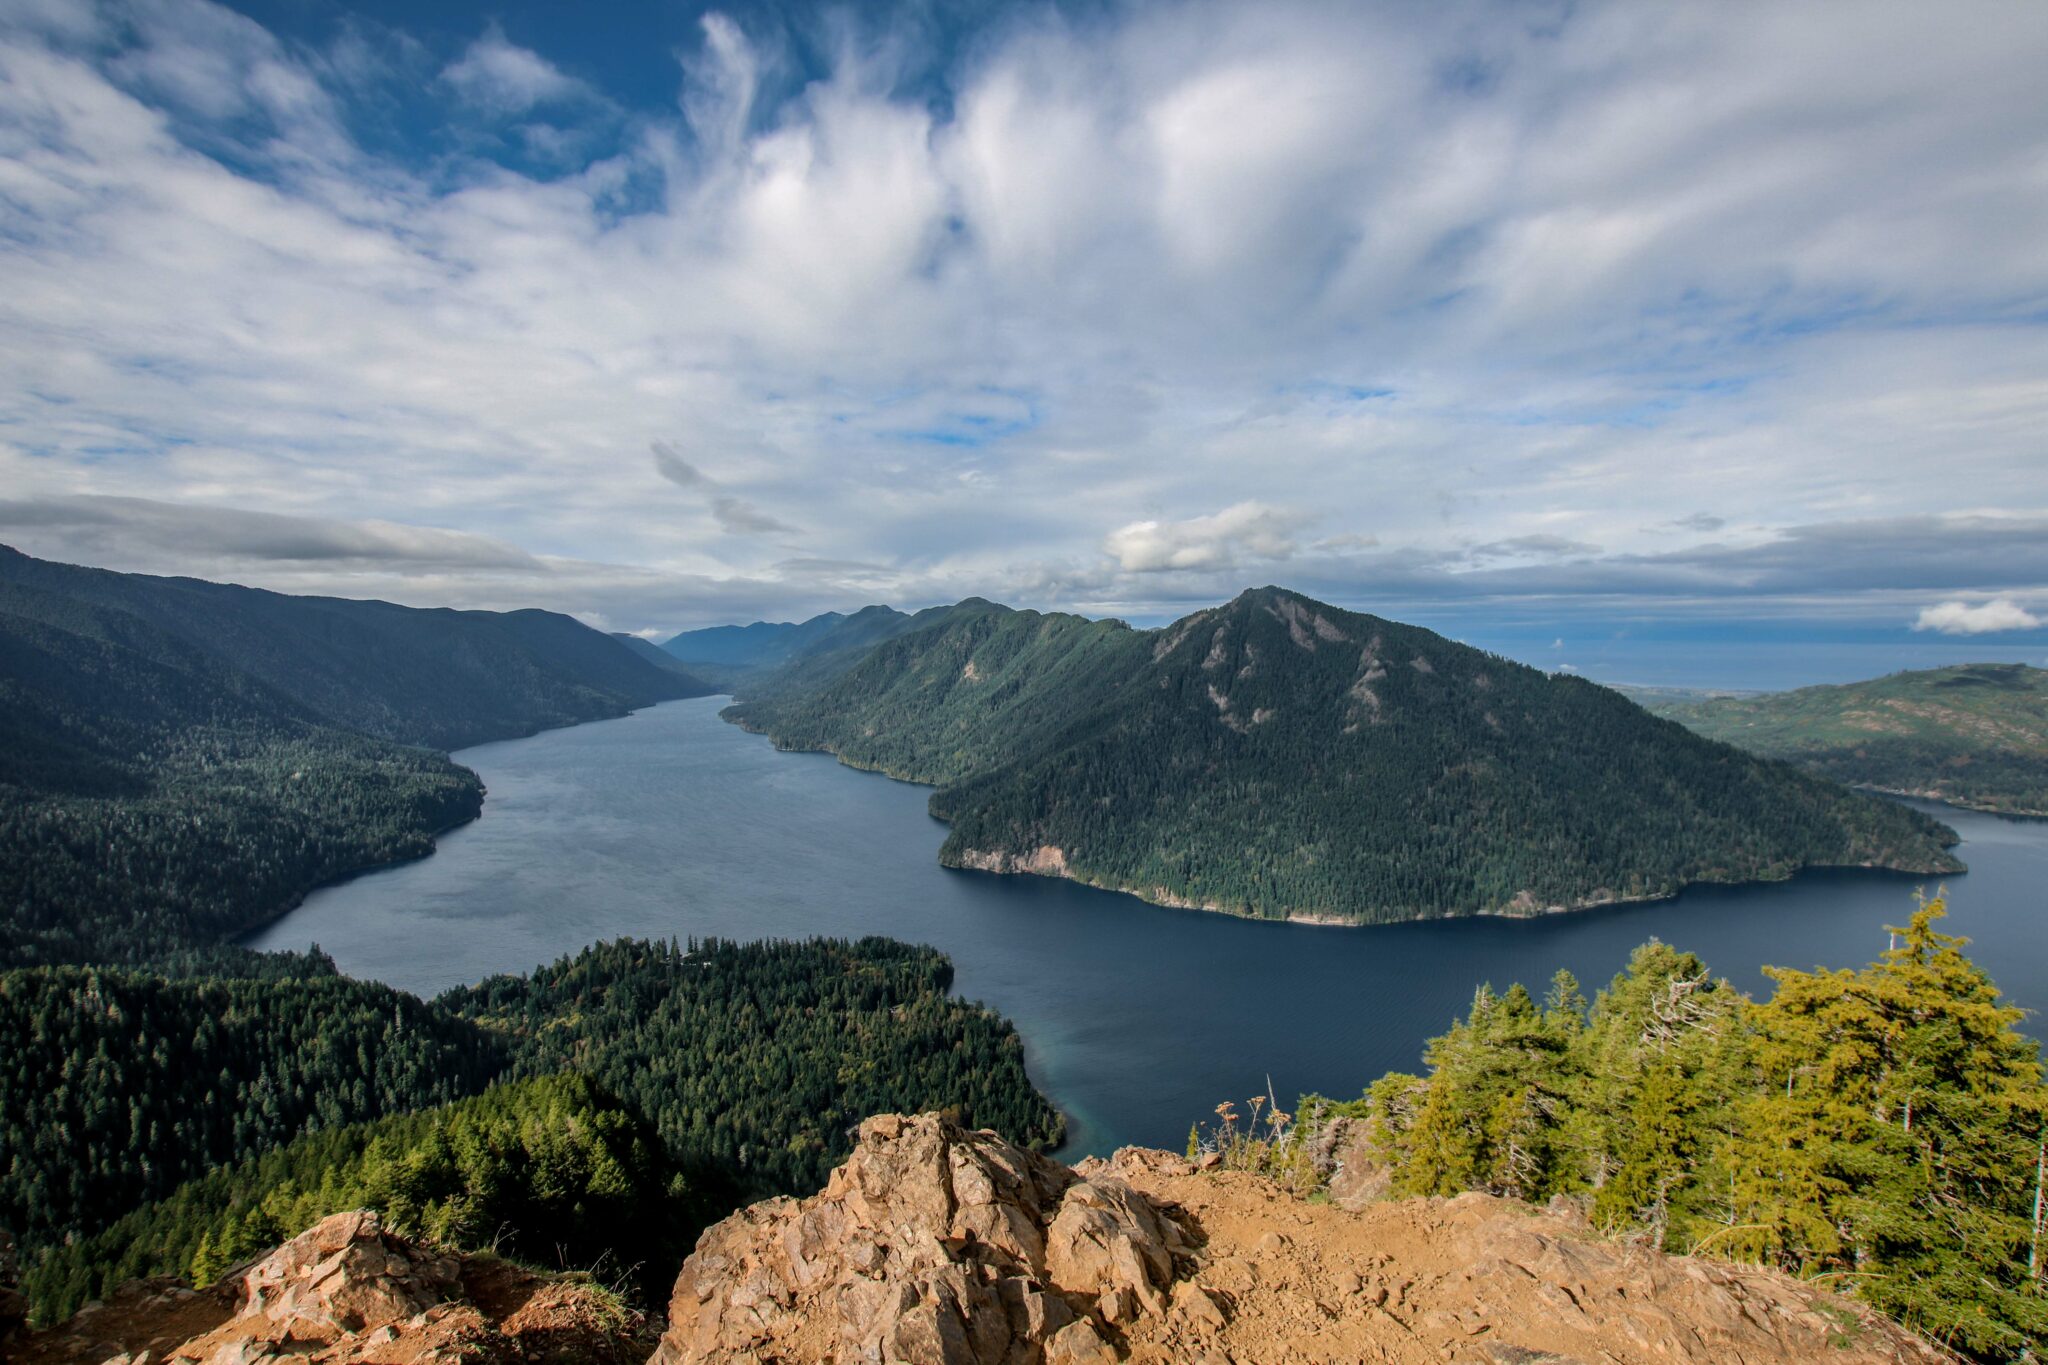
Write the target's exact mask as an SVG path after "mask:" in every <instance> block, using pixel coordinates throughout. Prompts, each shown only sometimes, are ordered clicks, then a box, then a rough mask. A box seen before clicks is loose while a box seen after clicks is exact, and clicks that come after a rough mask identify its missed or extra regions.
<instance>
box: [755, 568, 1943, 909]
mask: <svg viewBox="0 0 2048 1365" xmlns="http://www.w3.org/2000/svg"><path fill="white" fill-rule="evenodd" d="M923 620H924V625H923V626H922V627H921V628H916V629H910V630H907V631H904V632H902V633H900V634H898V635H896V636H894V637H893V638H890V639H888V640H885V641H884V642H882V643H881V644H879V645H877V646H875V647H873V648H872V649H870V650H868V651H867V652H865V653H864V654H863V655H862V656H861V657H860V658H859V659H857V660H856V661H853V662H852V663H851V664H850V665H848V666H847V667H845V668H843V669H841V670H839V671H836V672H834V673H832V674H831V675H829V676H826V677H824V678H822V679H814V680H805V679H802V678H801V677H792V676H791V675H790V674H789V673H788V672H787V671H786V672H785V674H784V675H782V676H781V677H780V678H778V677H776V676H774V675H771V676H770V678H769V679H768V680H767V681H766V682H765V683H763V684H762V685H760V686H758V687H752V688H749V689H745V690H743V691H742V694H741V698H740V701H739V703H738V704H737V705H735V706H733V707H731V708H729V709H728V710H727V712H726V714H727V716H728V717H729V718H731V719H733V720H735V721H737V722H738V723H740V724H742V725H744V726H747V727H748V728H750V729H756V730H760V731H762V732H764V733H766V734H768V735H769V736H770V737H772V738H773V739H774V741H775V742H776V743H777V744H778V745H780V746H782V747H784V748H791V749H824V750H828V751H831V752H833V753H836V754H838V755H839V757H840V758H841V759H842V760H843V761H845V762H847V763H849V764H852V765H854V766H857V767H864V768H874V769H878V770H880V771H883V772H887V773H890V774H891V775H894V776H897V777H902V778H908V779H911V780H915V781H921V782H929V783H932V784H934V785H936V786H938V787H939V790H938V791H937V792H936V793H935V794H934V795H933V797H932V803H931V804H932V812H933V814H935V815H938V816H940V817H941V818H944V819H946V820H948V821H950V822H951V823H952V825H953V829H952V832H951V834H950V835H949V837H948V838H947V840H946V843H945V845H944V847H943V848H942V850H941V853H940V857H941V860H942V861H944V862H946V863H947V864H949V865H952V866H957V867H966V868H980V869H985V870H990V871H1001V872H1038V873H1044V874H1049V875H1057V876H1065V877H1071V878H1075V879H1077V880H1080V881H1085V882H1089V883H1092V884H1095V885H1099V886H1105V887H1112V888H1116V889H1120V890H1125V891H1131V892H1134V893H1136V894H1138V895H1140V896H1144V897H1146V898H1147V899H1151V900H1155V901H1159V902H1162V903H1166V904H1174V905H1189V906H1194V907H1198V908H1205V909H1214V910H1225V911H1230V912H1233V913H1238V914H1249V915H1258V916H1266V917H1292V918H1304V919H1328V920H1336V921H1343V922H1368V921H1384V920H1397V919H1411V918H1419V917H1428V916H1435V915H1447V914H1475V913H1490V914H1533V913H1539V912H1542V911H1546V910H1554V909H1569V908H1576V907H1581V906H1589V905H1598V904H1604V903H1608V902H1613V901H1624V900H1638V899H1648V898H1655V897H1660V896H1665V895H1669V894H1671V893H1673V892H1675V891H1677V890H1679V889H1680V888H1681V887H1683V886H1685V885H1687V884H1689V883H1693V882H1712V881H1721V882H1730V881H1752V880H1762V879H1775V878H1781V877H1785V876H1789V875H1791V874H1792V873H1793V872H1795V871H1797V870H1798V869H1800V868H1802V867H1815V866H1872V867H1888V868H1896V869H1900V870H1905V871H1912V872H1917V873H1940V872H1947V871H1954V870H1956V869H1958V868H1959V867H1960V866H1961V864H1959V863H1958V862H1957V861H1956V860H1955V859H1954V858H1953V857H1951V856H1950V855H1949V854H1948V853H1947V852H1945V851H1944V850H1945V848H1946V846H1947V845H1949V844H1952V843H1953V842H1954V841H1955V836H1954V835H1953V833H1952V832H1951V831H1949V830H1947V829H1946V828H1945V827H1943V826H1941V825H1939V824H1937V823H1936V822H1934V821H1932V820H1928V819H1926V818H1925V817H1923V816H1920V815H1918V814H1917V813H1915V812H1913V811H1910V810H1908V809H1905V808H1904V807H1901V806H1898V805H1896V804H1894V803H1891V802H1880V801H1877V800H1873V799H1872V798H1869V797H1865V796H1860V795H1857V794H1855V793H1852V792H1849V791H1847V790H1845V789H1843V788H1841V787H1839V786H1836V785H1834V784H1832V783H1828V782H1825V781H1821V780H1817V779H1815V778H1812V777H1809V776H1807V775H1805V774H1802V773H1799V772H1796V771H1794V770H1793V769H1791V768H1788V767H1785V766H1783V765H1780V764H1775V763H1770V762H1766V761H1762V760H1759V759H1757V758H1754V757H1752V756H1750V755H1747V754H1744V753H1742V752H1740V751H1739V750H1736V749H1733V748H1730V747H1728V746H1726V745H1721V744H1715V743H1711V742H1708V741H1703V740H1701V739H1700V738H1699V737H1697V736H1695V735H1692V734H1690V733H1689V732H1687V731H1686V730H1684V729H1683V728H1681V727H1678V726H1674V725H1670V724H1667V723H1664V722H1661V721H1659V720H1657V719H1656V718H1654V717H1652V716H1650V715H1648V714H1647V713H1645V712H1644V711H1642V710H1641V709H1640V708H1638V707H1636V706H1635V705H1633V704H1632V703H1630V702H1629V701H1628V700H1627V699H1626V698H1624V697H1622V696H1621V695H1620V694H1618V693H1616V692H1613V691H1610V690H1608V689H1606V688H1603V687H1599V686H1596V685H1595V684H1592V683H1589V682H1586V681H1584V680H1582V679H1577V678H1571V677H1564V676H1558V677H1552V676H1548V675H1545V674H1543V673H1541V672H1539V671H1537V670H1535V669H1532V668H1528V667H1525V666H1523V665H1520V664H1516V663H1513V662H1511V661H1509V660H1506V659H1502V658H1499V657H1496V656H1493V655H1489V654H1486V653H1483V652H1481V651H1479V650H1476V649H1471V648H1469V647H1467V646H1464V645H1459V644H1456V643H1454V642H1452V641H1450V640H1446V639H1444V638H1443V637H1442V636H1439V635H1436V634H1434V633H1432V632H1430V631H1427V630H1423V629H1420V628H1418V627H1415V626H1408V625H1402V624H1400V623H1399V622H1394V621H1388V620H1384V619H1381V618H1379V617H1374V616H1368V615H1363V614H1359V613H1354V612H1347V611H1341V610H1339V609H1337V608H1334V607H1330V606H1327V605H1324V604H1322V603H1319V602H1315V601H1312V600H1310V599H1308V598H1305V597H1302V596H1301V595H1300V594H1297V593H1293V592H1289V591H1286V590H1284V589H1280V588H1270V587H1269V588H1260V589H1255V590H1252V591H1248V592H1246V593H1244V594H1242V595H1240V596H1239V597H1238V598H1236V599H1235V600H1233V601H1232V602H1230V603H1228V604H1227V605H1225V606H1221V607H1215V608H1211V609H1209V610H1206V611H1200V612H1196V613H1194V614H1193V615H1191V616H1188V617H1186V618H1184V619H1182V620H1180V621H1177V622H1175V623H1174V624H1172V625H1170V626H1167V627H1164V628H1162V629H1160V630H1153V631H1140V630H1133V629H1131V628H1130V627H1128V626H1126V625H1124V624H1123V623H1122V622H1118V621H1093V620H1088V619H1085V618H1083V617H1079V616H1071V615H1064V614H1059V613H1054V614H1047V615H1041V614H1040V613H1037V612H1032V611H1013V610H1011V609H1009V608H1007V607H1002V606H997V605H994V604H992V603H986V602H982V601H980V600H978V599H970V600H969V601H967V602H962V603H960V604H958V605H957V606H954V607H951V608H945V609H941V610H939V611H937V612H933V613H926V614H924V616H923Z"/></svg>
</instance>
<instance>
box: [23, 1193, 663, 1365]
mask: <svg viewBox="0 0 2048 1365" xmlns="http://www.w3.org/2000/svg"><path fill="white" fill-rule="evenodd" d="M643 1331H644V1325H643V1323H642V1321H641V1319H640V1318H639V1317H638V1315H636V1314H632V1313H628V1312H625V1311H623V1310H621V1309H620V1308H619V1307H618V1305H617V1304H616V1302H615V1301H614V1300H613V1299H612V1298H611V1297H610V1296H609V1295H605V1294H602V1293H600V1292H598V1291H596V1290H594V1289H593V1288H592V1287H591V1286H589V1285H588V1284H586V1283H583V1282H580V1281H578V1280H575V1279H570V1278H563V1277H552V1276H545V1275H537V1274H534V1273H532V1272H530V1271H527V1270H523V1269H521V1268H519V1267H516V1266H512V1265H509V1264H507V1263H505V1262H502V1261H497V1260H493V1259H490V1258H480V1257H462V1256H456V1255H452V1254H448V1253H444V1252H440V1251H436V1250H434V1249H431V1248H428V1247H423V1246H421V1245H419V1244H418V1243H416V1242H413V1241H410V1240H408V1239H406V1238H403V1237H398V1236H395V1235H393V1234H392V1233H390V1232H389V1231H387V1230H386V1229H385V1228H384V1226H383V1224H382V1221H381V1220H380V1219H379V1218H378V1216H377V1215H376V1214H375V1213H369V1212H355V1213H340V1214H335V1215H334V1216H333V1217H331V1218H327V1219H325V1220H323V1221H322V1222H320V1223H318V1224H316V1225H315V1226H314V1227H312V1228H310V1229H308V1230H307V1231H306V1232H304V1233H302V1234H300V1235H299V1236H297V1237H295V1238H293V1239H292V1240H291V1241H289V1242H286V1243H285V1244H284V1245H283V1246H281V1247H278V1248H277V1249H276V1250H275V1251H273V1252H271V1253H270V1254H269V1255H268V1256H265V1257H263V1258H262V1259H260V1260H258V1261H255V1262H252V1263H250V1264H249V1265H248V1266H246V1267H244V1268H242V1269H240V1270H237V1271H235V1272H231V1273H230V1274H229V1275H228V1276H225V1277H223V1278H222V1280H221V1282H220V1283H219V1284H217V1285H215V1286H213V1287H212V1288H210V1289H206V1290H194V1289H192V1288H190V1287H189V1286H187V1285H185V1284H184V1283H183V1282H182V1281H178V1280H172V1279H156V1280H145V1281H138V1282H135V1283H132V1284H129V1285H124V1286H122V1288H121V1289H120V1290H118V1291H116V1293H115V1294H114V1295H112V1296H111V1297H110V1298H109V1299H108V1300H107V1301H106V1302H105V1303H102V1304H94V1305H90V1306H88V1307H87V1309H86V1310H85V1311H83V1312H81V1313H79V1314H78V1315H77V1316H76V1317H74V1318H72V1319H71V1320H70V1321H69V1322H66V1323H63V1324H61V1325H59V1326H57V1327H54V1328H51V1329H50V1330H49V1331H46V1332H40V1333H36V1334H33V1335H31V1336H30V1337H29V1338H28V1339H27V1340H26V1341H25V1342H22V1343H20V1345H19V1350H18V1354H17V1356H16V1357H13V1358H15V1359H18V1360H19V1361H20V1362H21V1365H56V1363H57V1362H76V1363H77V1365H100V1362H118V1363H119V1365H156V1363H157V1362H162V1365H401V1363H402V1365H458V1362H466V1363H467V1365H476V1363H477V1362H489V1361H497V1360H506V1361H511V1360H521V1361H547V1360H553V1361H562V1362H571V1361H574V1362H586V1363H587V1362H605V1361H617V1362H620V1365H624V1363H625V1362H628V1361H638V1360H640V1359H642V1358H643V1357H644V1356H645V1354H646V1351H647V1346H648V1344H649V1343H648V1341H647V1339H646V1337H645V1336H644V1335H643Z"/></svg>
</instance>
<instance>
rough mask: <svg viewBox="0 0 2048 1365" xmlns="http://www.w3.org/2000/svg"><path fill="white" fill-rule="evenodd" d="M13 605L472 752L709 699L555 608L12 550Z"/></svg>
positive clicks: (382, 734)
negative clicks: (269, 582) (457, 606)
mask: <svg viewBox="0 0 2048 1365" xmlns="http://www.w3.org/2000/svg"><path fill="white" fill-rule="evenodd" d="M0 588H9V589H27V590H28V591H27V592H21V593H14V594H9V595H8V596H7V597H6V599H5V601H6V610H7V611H9V612H10V613H12V614H15V615H28V616H31V617H35V618H37V619H41V620H43V621H44V622H45V623H46V624H49V625H54V626H57V627H59V628H60V629H66V630H72V631H74V632H78V631H81V629H82V624H81V623H86V622H90V623H91V624H90V626H89V627H86V629H91V630H104V629H112V628H113V627H112V626H111V624H110V623H111V622H112V620H113V619H114V617H115V616H116V615H117V614H118V615H121V616H126V617H129V618H132V619H134V620H137V621H141V622H144V623H146V624H147V625H148V626H150V627H152V628H153V629H154V630H155V631H157V632H159V633H160V634H162V635H165V636H170V637H172V638H175V639H177V640H179V641H182V642H184V643H185V644H187V645H188V646H191V647H192V648H194V649H195V650H197V651H198V652H199V653H200V654H202V655H204V656H205V657H207V658H209V659H210V660H212V661H213V662H214V663H215V664H216V665H218V666H219V667H221V668H223V669H226V670H231V671H233V672H235V673H239V674H242V675H244V676H246V677H247V678H249V679H252V680H254V681H256V682H260V683H263V684H265V685H267V686H268V687H269V688H271V689H272V690H273V691H275V692H277V693H279V694H281V695H283V696H285V697H288V698H290V699H291V700H293V701H294V702H297V703H298V704H300V705H301V706H303V707H305V708H306V710H307V711H308V713H310V714H312V715H315V716H317V717H319V718H320V719H321V720H323V721H325V722H327V723H328V724H331V725H336V726H340V727H343V728H346V729H351V730H359V731H361V732H363V733H364V734H368V735H374V736H376V737H378V738H380V739H391V740H397V741H399V742H400V743H405V744H420V745H427V746H430V747H433V748H440V749H459V748H462V747H464V746H465V745H470V744H478V743H481V742H483V741H485V740H491V739H508V738H511V737H513V736H516V735H526V734H532V733H533V732H534V731H536V730H542V729H547V728H548V727H550V726H558V725H570V724H574V723H575V722H577V721H585V720H598V719H601V718H603V717H607V716H620V715H624V714H625V713H626V712H628V711H630V710H633V709H634V708H636V707H641V706H648V705H652V704H653V703H655V702H658V701H666V700H669V699H671V698H675V697H682V696H691V695H698V696H701V695H703V692H702V690H701V689H699V690H693V689H692V687H691V685H690V684H689V683H687V682H686V681H685V680H683V679H682V678H680V677H679V676H678V675H676V674H675V673H673V672H671V671H668V670H665V669H663V668H661V667H659V666H658V665H656V664H653V663H650V662H649V661H647V660H645V659H642V658H640V657H639V656H638V655H636V654H635V653H634V652H633V651H632V650H630V649H628V648H626V647H625V646H624V645H622V644H620V643H619V642H618V641H617V640H614V639H612V638H611V637H610V636H608V635H606V634H604V633H603V632H602V631H596V630H592V629H590V628H589V627H588V626H585V625H583V624H581V623H580V622H577V621H575V620H572V619H570V618H569V617H567V616H562V615H559V614H557V613H555V612H546V611H513V612H489V611H451V610H447V609H440V608H437V609H422V608H417V607H401V606H396V605H394V604H392V603H390V602H360V601H353V600H349V599H344V598H334V597H291V596H286V595H284V594H282V593H274V592H264V591H261V590H259V589H255V588H243V587H237V586H235V585H233V584H228V583H208V582H204V581H202V580H199V579H194V578H154V577H150V576H148V575H144V574H124V573H114V572H110V571H108V570H105V569H89V568H80V567H77V566H75V565H70V564H53V563H50V562H48V561H45V560H39V559H31V558H30V557H29V556H27V555H24V554H21V553H19V552H17V551H14V550H10V549H7V548H5V547H0Z"/></svg>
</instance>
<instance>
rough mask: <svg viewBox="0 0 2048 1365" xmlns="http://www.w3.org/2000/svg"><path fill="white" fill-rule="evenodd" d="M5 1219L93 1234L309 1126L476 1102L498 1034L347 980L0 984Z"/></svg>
mask: <svg viewBox="0 0 2048 1365" xmlns="http://www.w3.org/2000/svg"><path fill="white" fill-rule="evenodd" d="M0 1038H5V1039H7V1040H8V1044H7V1048H6V1051H5V1053H4V1054H0V1056H4V1059H5V1060H4V1065H0V1152H4V1153H5V1154H6V1156H5V1160H0V1227H6V1228H9V1229H11V1230H13V1231H14V1232H15V1233H16V1234H17V1235H18V1236H20V1237H21V1238H22V1240H23V1242H24V1244H25V1245H27V1246H29V1247H31V1248H35V1247H41V1246H47V1245H51V1244H54V1243H55V1242H58V1241H61V1240H63V1239H64V1238H66V1237H70V1236H74V1235H76V1234H79V1233H81V1232H90V1231H93V1230H95V1229H97V1228H98V1227H99V1226H100V1225H101V1224H103V1223H105V1222H106V1221H108V1220H109V1219H111V1218H114V1217H115V1216H117V1215H119V1214H121V1213H124V1212H126V1211H127V1210H129V1209H131V1208H133V1207H135V1205H137V1204H139V1203H141V1202H143V1201H145V1200H148V1199H152V1198H156V1197H158V1196H160V1195H163V1194H166V1193H168V1192H169V1191H170V1190H171V1189H173V1188H174V1187H175V1186H177V1185H178V1184H179V1183H180V1182H181V1181H184V1180H188V1179H190V1178H192V1177H193V1176H196V1175H199V1174H201V1173H203V1172H205V1171H206V1170H208V1169H209V1168H211V1167H212V1166H214V1165H217V1164H219V1163H221V1162H226V1161H240V1160H243V1159H245V1158H248V1157H251V1156H255V1155H256V1154H258V1153H260V1152H262V1151H264V1150H265V1149H266V1148H269V1147H271V1146H274V1145H276V1144H278V1143H282V1142H286V1141H289V1140H290V1139H292V1138H294V1137H297V1136H298V1135H299V1134H300V1133H302V1132H306V1131H309V1130H311V1129H315V1128H327V1127H335V1126H338V1125H341V1124H345V1123H354V1122H357V1121H360V1120H363V1119H373V1118H377V1117H380V1116H382V1115H385V1114H393V1113H402V1112H405V1111H407V1110H412V1109H418V1108H421V1107H423V1106H427V1105H433V1104H439V1103H443V1102H445V1101H448V1100H451V1099H455V1098H458V1097H460V1096H463V1095H469V1094H473V1093H475V1092H476V1091H478V1090H481V1089H482V1088H483V1087H484V1086H485V1085H487V1084H489V1083H490V1081H491V1080H492V1079H493V1078H494V1077H495V1076H496V1075H498V1073H499V1072H501V1071H502V1070H503V1069H504V1068H505V1065H506V1062H507V1059H508V1056H509V1049H508V1048H507V1047H506V1045H505V1042H504V1040H503V1039H502V1038H500V1037H499V1036H497V1035H495V1034H492V1033H489V1032H487V1031H485V1030H483V1029H479V1028H478V1027H476V1026H475V1025H474V1024H472V1023H470V1022H469V1021H467V1020H464V1019H460V1018H457V1017H455V1016H453V1015H451V1014H449V1013H448V1012H447V1011H445V1010H442V1009H439V1008H437V1007H435V1006H432V1005H429V1004H427V1003H426V1002H424V1001H421V1000H419V999H417V998H416V997H413V996H410V995H407V994H405V993H404V992H402V991H395V990H393V989H391V988H390V987H388V986H381V985H378V984H376V983H375V982H368V981H351V980H349V979H347V978H346V977H340V976H326V977H317V978H301V979H289V978H287V979H280V980H177V981H173V980H165V979H163V978H161V977H156V976H150V975H145V974H142V973H137V972H128V971H114V970H103V969H98V968H74V967H63V968H41V969H34V970H26V971H15V972H8V973H5V974H0Z"/></svg>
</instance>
